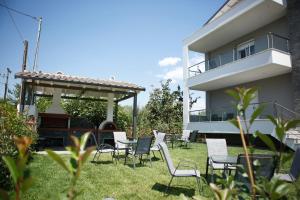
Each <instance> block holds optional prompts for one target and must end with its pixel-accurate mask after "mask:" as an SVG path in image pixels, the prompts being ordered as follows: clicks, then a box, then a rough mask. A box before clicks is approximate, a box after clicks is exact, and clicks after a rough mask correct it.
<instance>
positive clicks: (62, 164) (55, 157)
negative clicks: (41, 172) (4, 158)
mask: <svg viewBox="0 0 300 200" xmlns="http://www.w3.org/2000/svg"><path fill="white" fill-rule="evenodd" d="M46 152H47V154H48V155H49V156H50V157H51V158H52V159H53V160H54V161H56V162H57V163H58V164H59V165H60V166H62V167H63V168H64V169H65V170H67V171H68V172H70V169H69V168H68V166H67V165H66V163H65V162H64V161H63V159H62V158H61V157H60V156H59V155H58V154H56V153H55V152H54V151H52V150H50V149H46Z"/></svg>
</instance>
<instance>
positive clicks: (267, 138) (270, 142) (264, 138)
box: [255, 131, 276, 151]
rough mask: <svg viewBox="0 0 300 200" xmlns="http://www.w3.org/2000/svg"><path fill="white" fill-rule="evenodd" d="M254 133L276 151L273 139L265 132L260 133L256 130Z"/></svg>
mask: <svg viewBox="0 0 300 200" xmlns="http://www.w3.org/2000/svg"><path fill="white" fill-rule="evenodd" d="M255 134H256V135H257V136H258V137H259V138H260V139H261V140H262V141H263V142H264V143H265V144H266V145H267V146H268V147H269V148H270V149H271V150H272V151H276V147H275V145H274V143H273V141H272V140H271V139H270V138H269V137H268V136H267V135H265V134H262V133H260V132H259V131H256V132H255Z"/></svg>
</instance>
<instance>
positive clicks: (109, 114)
mask: <svg viewBox="0 0 300 200" xmlns="http://www.w3.org/2000/svg"><path fill="white" fill-rule="evenodd" d="M113 117H114V94H113V93H108V94H107V111H106V120H108V121H113V120H114V119H113Z"/></svg>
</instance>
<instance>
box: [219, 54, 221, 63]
mask: <svg viewBox="0 0 300 200" xmlns="http://www.w3.org/2000/svg"><path fill="white" fill-rule="evenodd" d="M221 65H222V60H221V55H220V54H219V66H221Z"/></svg>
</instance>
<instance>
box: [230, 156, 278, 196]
mask: <svg viewBox="0 0 300 200" xmlns="http://www.w3.org/2000/svg"><path fill="white" fill-rule="evenodd" d="M249 158H250V162H251V166H252V170H253V172H254V179H255V180H256V181H257V180H259V178H261V177H264V178H267V179H268V180H270V179H271V178H272V177H273V175H274V171H275V168H276V165H277V157H276V156H275V155H271V154H269V155H268V154H250V155H249ZM245 172H246V173H247V174H248V167H247V160H246V156H245V155H244V154H240V155H239V156H238V160H237V169H236V173H235V176H234V180H235V181H237V182H240V183H243V185H244V186H245V189H246V190H248V191H250V189H251V187H250V180H249V178H248V177H245V176H244V174H245Z"/></svg>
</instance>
